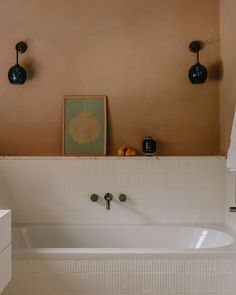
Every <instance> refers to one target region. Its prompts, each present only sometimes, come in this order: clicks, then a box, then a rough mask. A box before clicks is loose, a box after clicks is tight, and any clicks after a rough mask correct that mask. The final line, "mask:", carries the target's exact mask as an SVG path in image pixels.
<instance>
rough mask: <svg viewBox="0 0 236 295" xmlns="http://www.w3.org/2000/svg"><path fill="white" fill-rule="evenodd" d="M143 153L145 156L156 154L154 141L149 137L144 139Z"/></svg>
mask: <svg viewBox="0 0 236 295" xmlns="http://www.w3.org/2000/svg"><path fill="white" fill-rule="evenodd" d="M143 152H144V155H145V156H153V155H154V154H155V153H156V141H155V140H154V139H153V138H152V137H151V136H148V137H146V138H144V140H143Z"/></svg>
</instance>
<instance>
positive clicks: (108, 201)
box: [104, 193, 113, 210]
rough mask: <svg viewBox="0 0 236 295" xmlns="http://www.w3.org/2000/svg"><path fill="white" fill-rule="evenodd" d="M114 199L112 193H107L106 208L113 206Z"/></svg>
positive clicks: (105, 197) (105, 198)
mask: <svg viewBox="0 0 236 295" xmlns="http://www.w3.org/2000/svg"><path fill="white" fill-rule="evenodd" d="M112 199H113V195H112V194H110V193H107V194H105V196H104V200H105V201H106V209H107V210H110V208H111V200H112Z"/></svg>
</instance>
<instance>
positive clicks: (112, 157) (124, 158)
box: [0, 156, 225, 161]
mask: <svg viewBox="0 0 236 295" xmlns="http://www.w3.org/2000/svg"><path fill="white" fill-rule="evenodd" d="M168 159H169V160H175V159H176V160H181V159H182V160H184V159H186V160H187V159H188V160H190V159H198V160H200V159H221V160H222V159H225V157H224V156H152V157H145V156H126V157H125V156H124V157H118V156H98V157H96V156H77V157H75V156H0V160H108V161H109V160H120V161H122V160H124V161H133V160H141V161H156V160H168Z"/></svg>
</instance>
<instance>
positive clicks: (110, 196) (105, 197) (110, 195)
mask: <svg viewBox="0 0 236 295" xmlns="http://www.w3.org/2000/svg"><path fill="white" fill-rule="evenodd" d="M104 199H105V201H106V200H108V199H109V200H110V201H111V200H112V199H113V195H112V194H111V193H107V194H105V196H104Z"/></svg>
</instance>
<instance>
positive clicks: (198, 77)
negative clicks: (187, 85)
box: [188, 62, 207, 84]
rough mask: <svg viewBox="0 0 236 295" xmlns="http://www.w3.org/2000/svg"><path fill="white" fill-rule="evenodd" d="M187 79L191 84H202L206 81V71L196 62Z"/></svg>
mask: <svg viewBox="0 0 236 295" xmlns="http://www.w3.org/2000/svg"><path fill="white" fill-rule="evenodd" d="M188 77H189V80H190V81H191V82H192V83H193V84H203V83H204V82H205V81H206V79H207V69H206V67H204V66H203V65H201V64H200V63H199V62H197V63H196V64H195V65H193V66H192V67H191V68H190V69H189V72H188Z"/></svg>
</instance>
